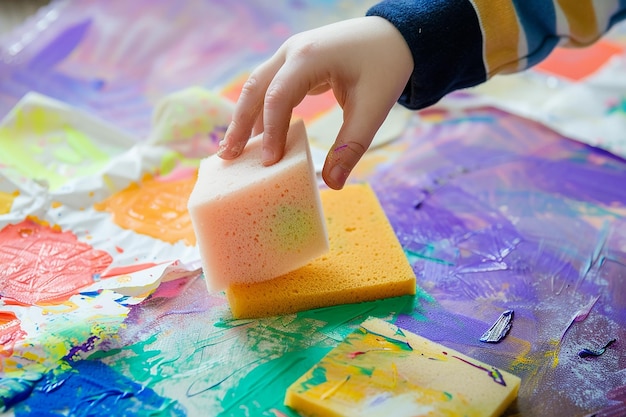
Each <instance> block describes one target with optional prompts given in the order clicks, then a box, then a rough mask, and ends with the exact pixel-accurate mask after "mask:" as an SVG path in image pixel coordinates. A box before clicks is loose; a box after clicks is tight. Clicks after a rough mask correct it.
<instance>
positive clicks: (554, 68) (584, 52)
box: [534, 40, 624, 81]
mask: <svg viewBox="0 0 626 417" xmlns="http://www.w3.org/2000/svg"><path fill="white" fill-rule="evenodd" d="M623 51H624V48H623V47H622V46H620V45H618V44H616V43H613V42H609V41H606V40H600V41H598V42H596V43H595V44H593V45H592V46H588V47H585V48H556V49H555V50H554V51H552V53H551V54H550V56H548V58H546V59H545V60H544V61H543V62H540V63H539V64H537V65H535V67H534V68H535V69H536V70H538V71H541V72H544V73H548V74H551V75H556V76H560V77H563V78H566V79H569V80H572V81H580V80H582V79H583V78H585V77H588V76H589V75H591V74H593V73H595V72H596V71H597V70H599V69H600V68H601V67H602V66H603V65H604V64H605V63H606V62H607V61H608V60H609V59H610V58H611V57H612V56H614V55H617V54H620V53H622V52H623Z"/></svg>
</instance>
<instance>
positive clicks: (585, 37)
mask: <svg viewBox="0 0 626 417" xmlns="http://www.w3.org/2000/svg"><path fill="white" fill-rule="evenodd" d="M557 3H558V5H559V6H560V7H561V10H563V14H565V17H566V18H567V23H568V24H569V32H570V42H569V43H570V44H571V45H574V46H581V45H587V44H589V43H591V42H594V41H595V40H597V39H598V37H599V36H600V33H599V32H598V22H597V19H596V12H595V9H594V7H593V2H592V0H557Z"/></svg>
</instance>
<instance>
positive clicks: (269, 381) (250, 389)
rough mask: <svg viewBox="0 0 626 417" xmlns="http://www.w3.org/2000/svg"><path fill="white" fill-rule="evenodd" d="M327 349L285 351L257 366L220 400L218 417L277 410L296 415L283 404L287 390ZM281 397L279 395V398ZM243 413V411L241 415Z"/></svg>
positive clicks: (296, 415)
mask: <svg viewBox="0 0 626 417" xmlns="http://www.w3.org/2000/svg"><path fill="white" fill-rule="evenodd" d="M330 350H331V348H329V347H327V348H321V347H311V348H308V349H305V350H302V351H298V352H289V353H286V354H284V355H282V356H281V357H279V358H277V359H274V360H272V361H270V362H267V363H265V364H263V365H259V366H257V367H256V368H255V369H253V370H252V371H251V372H249V373H248V374H247V375H246V376H245V377H243V378H242V379H241V380H240V381H239V384H237V386H236V387H235V388H233V389H231V390H229V391H228V392H227V393H226V395H225V396H224V399H223V401H222V406H223V407H224V409H223V411H222V412H221V413H220V414H218V416H219V417H226V416H233V415H242V416H243V415H251V416H271V417H275V415H276V414H275V413H274V412H273V411H272V410H278V411H281V412H282V413H284V414H285V415H287V416H290V417H299V416H298V413H296V412H295V411H293V410H292V409H290V408H289V407H287V406H285V405H284V404H283V402H284V400H285V397H284V394H285V392H286V391H287V388H289V386H290V385H291V384H292V383H294V382H295V381H296V380H297V379H298V378H299V377H300V375H303V374H304V373H305V372H306V371H308V370H309V369H310V368H311V367H313V365H315V364H316V363H317V362H319V361H320V360H321V359H322V358H323V357H324V356H326V355H327V354H328V352H330ZM281 394H282V395H281ZM243 410H247V412H244V411H243Z"/></svg>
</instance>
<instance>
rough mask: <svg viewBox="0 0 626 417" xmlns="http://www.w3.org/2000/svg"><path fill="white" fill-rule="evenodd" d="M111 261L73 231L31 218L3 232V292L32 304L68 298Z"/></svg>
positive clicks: (0, 247)
mask: <svg viewBox="0 0 626 417" xmlns="http://www.w3.org/2000/svg"><path fill="white" fill-rule="evenodd" d="M112 261H113V259H112V258H111V256H110V255H109V254H108V253H106V252H104V251H100V250H96V249H94V248H93V247H91V246H90V245H88V244H86V243H84V242H80V241H79V240H78V239H77V238H76V236H75V235H74V234H73V233H71V232H63V231H61V229H60V228H59V227H57V226H54V227H50V225H48V224H47V223H45V222H40V221H37V220H36V219H34V218H32V217H28V218H27V219H25V220H24V221H22V222H20V223H18V224H11V225H8V226H6V227H5V228H4V229H2V230H1V231H0V264H2V265H3V266H4V267H3V268H0V294H2V297H3V298H10V299H13V300H16V301H18V302H20V303H24V304H30V305H34V304H37V303H40V302H50V301H60V300H67V299H69V297H70V296H72V295H73V294H76V293H78V292H79V290H80V289H81V288H83V287H85V286H87V285H89V284H92V283H93V282H94V280H93V276H94V275H97V274H100V273H101V272H102V271H104V270H105V269H106V268H107V267H108V266H109V264H110V263H111V262H112Z"/></svg>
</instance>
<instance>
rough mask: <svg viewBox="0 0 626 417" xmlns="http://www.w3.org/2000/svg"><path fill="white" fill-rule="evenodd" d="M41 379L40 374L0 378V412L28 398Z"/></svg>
mask: <svg viewBox="0 0 626 417" xmlns="http://www.w3.org/2000/svg"><path fill="white" fill-rule="evenodd" d="M33 375H34V376H33ZM39 379H41V375H40V374H36V375H35V374H29V375H28V377H22V378H0V413H3V412H5V411H7V410H8V409H10V408H11V407H13V406H15V405H16V404H18V403H20V402H21V401H24V400H25V399H26V398H28V397H29V395H30V394H31V392H32V391H33V388H34V387H35V384H36V383H37V381H38V380H39Z"/></svg>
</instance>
